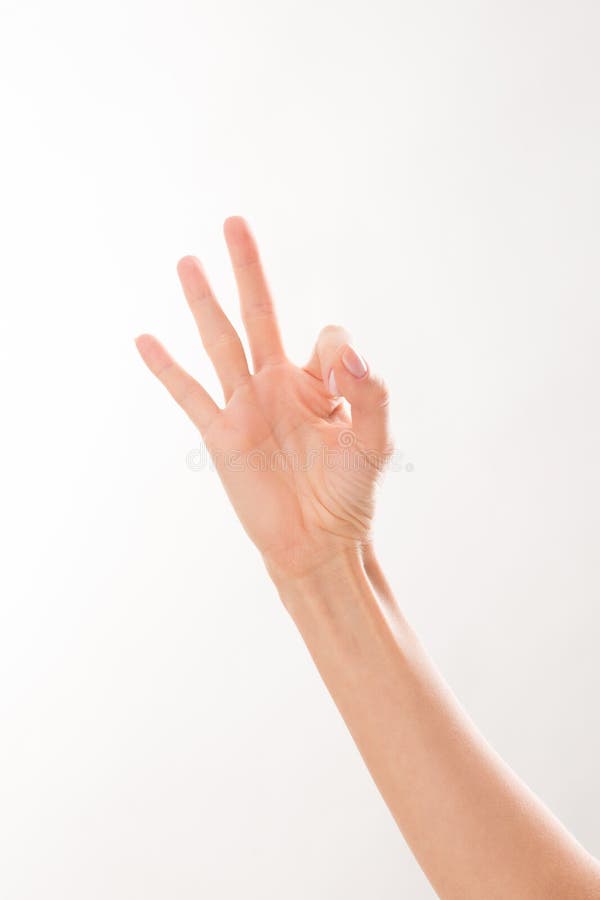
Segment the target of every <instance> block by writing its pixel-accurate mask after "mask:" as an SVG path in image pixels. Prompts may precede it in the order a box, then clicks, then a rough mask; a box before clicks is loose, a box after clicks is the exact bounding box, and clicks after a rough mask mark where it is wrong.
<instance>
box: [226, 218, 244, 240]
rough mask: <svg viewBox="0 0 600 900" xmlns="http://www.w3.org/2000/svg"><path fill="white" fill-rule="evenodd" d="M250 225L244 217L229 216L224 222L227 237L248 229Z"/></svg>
mask: <svg viewBox="0 0 600 900" xmlns="http://www.w3.org/2000/svg"><path fill="white" fill-rule="evenodd" d="M247 228H248V223H247V221H246V219H244V217H243V216H227V218H226V219H225V221H224V222H223V231H224V233H225V236H227V234H233V233H234V232H236V231H239V230H240V229H247Z"/></svg>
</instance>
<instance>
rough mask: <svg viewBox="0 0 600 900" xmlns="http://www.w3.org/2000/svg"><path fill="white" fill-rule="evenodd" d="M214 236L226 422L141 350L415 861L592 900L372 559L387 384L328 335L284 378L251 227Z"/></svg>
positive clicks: (507, 890)
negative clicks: (229, 273) (178, 410)
mask: <svg viewBox="0 0 600 900" xmlns="http://www.w3.org/2000/svg"><path fill="white" fill-rule="evenodd" d="M223 230H224V235H225V240H226V243H227V247H228V251H229V255H230V258H231V263H232V267H233V271H234V274H235V278H236V282H237V286H238V292H239V297H240V305H241V313H242V319H243V322H244V327H245V329H246V333H247V337H248V343H249V346H250V351H251V354H252V362H253V373H252V374H251V372H250V369H249V366H248V361H247V359H246V356H245V353H244V349H243V346H242V343H241V341H240V339H239V336H238V334H237V333H236V331H235V329H234V328H233V326H232V324H231V322H230V321H229V320H228V318H227V317H226V315H225V313H224V312H223V310H222V309H221V307H220V305H219V303H218V302H217V300H216V298H215V296H214V294H213V292H212V290H211V287H210V285H209V282H208V279H207V277H206V275H205V272H204V270H203V268H202V265H201V263H200V261H199V260H198V259H196V258H195V257H191V256H186V257H184V258H182V259H181V260H180V261H179V263H178V266H177V271H178V274H179V278H180V280H181V284H182V287H183V291H184V294H185V297H186V299H187V301H188V304H189V306H190V309H191V311H192V314H193V316H194V319H195V321H196V324H197V326H198V330H199V332H200V338H201V340H202V343H203V345H204V348H205V350H206V352H207V353H208V355H209V357H210V359H211V360H212V362H213V364H214V366H215V369H216V372H217V374H218V376H219V379H220V381H221V384H222V387H223V394H224V400H225V405H224V407H223V408H219V407H218V406H217V404H216V403H215V401H214V400H213V399H212V398H211V397H210V396H209V394H208V393H207V392H206V391H205V390H204V388H203V387H202V386H201V385H200V384H199V383H198V382H197V381H195V379H193V378H192V377H191V376H190V375H189V374H188V373H187V372H185V371H184V370H183V369H182V368H181V367H180V366H179V365H178V364H177V363H176V362H175V361H174V360H173V359H172V358H171V356H170V355H169V354H168V353H167V351H166V350H165V349H164V347H162V345H161V344H160V343H159V342H158V341H157V340H156V338H154V337H152V336H151V335H147V334H146V335H141V336H140V337H138V338H137V340H136V344H137V347H138V350H139V352H140V354H141V356H142V358H143V360H144V362H145V363H146V365H147V366H148V368H149V369H150V370H151V371H152V372H153V373H154V375H156V376H157V378H158V379H159V380H160V381H161V382H162V383H163V385H164V386H165V387H166V388H167V390H168V391H169V392H170V394H171V395H172V396H173V397H174V399H175V400H176V401H177V403H179V405H180V406H181V407H182V408H183V409H184V411H185V412H186V413H187V414H188V416H189V417H190V418H191V420H192V421H193V422H194V424H195V425H196V426H197V427H198V429H199V431H200V433H201V435H202V437H203V440H204V442H205V443H206V446H207V448H208V450H209V452H210V453H211V456H212V458H213V460H214V462H215V465H216V467H217V470H218V472H219V475H220V477H221V479H222V482H223V485H224V487H225V490H226V492H227V494H228V496H229V498H230V500H231V502H232V504H233V507H234V509H235V511H236V513H237V515H238V516H239V518H240V520H241V522H242V524H243V526H244V528H245V530H246V532H247V533H248V535H249V537H250V539H251V540H252V541H253V542H254V543H255V545H256V546H257V548H258V549H259V551H260V553H261V554H262V557H263V559H264V561H265V565H266V568H267V571H268V572H269V574H270V576H271V578H272V579H273V581H274V583H275V585H276V587H277V589H278V591H279V594H280V597H281V599H282V601H283V603H284V606H285V608H286V609H287V610H288V612H289V614H290V616H291V617H292V619H293V621H294V622H295V624H296V626H297V627H298V629H299V631H300V633H301V635H302V637H303V639H304V641H305V643H306V645H307V647H308V650H309V652H310V654H311V656H312V658H313V659H314V661H315V664H316V665H317V667H318V669H319V672H320V673H321V676H322V678H323V680H324V682H325V684H326V686H327V688H328V690H329V691H330V693H331V695H332V697H333V699H334V701H335V703H336V705H337V707H338V709H339V710H340V713H341V715H342V716H343V718H344V720H345V722H346V724H347V726H348V728H349V730H350V733H351V735H352V737H353V738H354V740H355V742H356V744H357V746H358V749H359V751H360V752H361V754H362V756H363V759H364V761H365V763H366V765H367V766H368V768H369V770H370V772H371V775H372V777H373V779H374V781H375V783H376V784H377V786H378V788H379V790H380V792H381V794H382V796H383V798H384V800H385V802H386V803H387V805H388V807H389V809H390V811H391V813H392V815H393V816H394V818H395V820H396V822H397V823H398V826H399V828H400V829H401V831H402V833H403V835H404V837H405V839H406V841H407V842H408V844H409V846H410V847H411V849H412V851H413V853H414V855H415V857H416V858H417V860H418V862H419V864H420V865H421V867H422V869H423V870H424V872H425V874H426V875H427V877H428V878H429V880H430V882H431V884H432V886H433V888H434V889H435V891H436V892H437V894H438V896H439V897H441V898H444V900H446V898H448V900H470V898H473V900H482V898H485V900H495V898H499V900H500V898H503V900H504V898H515V900H517V898H518V900H525V898H527V900H537V898H539V900H549V898H557V900H558V898H561V900H562V898H565V900H566V898H569V900H572V898H586V900H587V898H589V900H600V864H599V863H598V861H597V860H595V859H594V858H593V857H591V856H590V855H589V854H588V853H587V852H586V851H585V850H584V849H583V847H581V845H580V844H579V843H578V842H577V841H576V840H575V839H574V838H573V836H572V835H570V834H569V833H568V832H567V831H566V829H565V828H564V827H563V826H562V825H561V824H560V823H559V822H558V820H557V819H556V818H555V817H554V816H553V815H552V813H551V812H550V811H549V810H548V809H547V808H546V807H545V806H544V805H543V804H542V803H541V801H540V800H539V799H538V798H537V797H536V796H535V795H534V794H533V793H532V792H531V791H530V790H529V789H528V788H527V786H526V785H524V784H523V782H522V781H521V780H520V779H519V778H518V777H517V776H516V775H515V774H514V772H513V771H512V770H511V769H510V768H509V767H508V766H507V765H506V764H505V763H504V762H503V761H502V760H501V759H500V758H499V757H498V755H497V754H496V753H495V751H494V750H493V749H492V748H491V747H490V746H489V745H488V744H487V743H486V741H485V740H484V738H483V737H482V736H481V734H480V733H479V732H478V731H477V729H476V728H475V726H474V725H473V723H472V722H471V721H470V719H469V718H468V716H467V715H466V713H465V712H464V710H463V709H462V707H461V706H460V704H459V703H458V701H457V700H456V698H455V697H454V695H453V694H452V692H451V691H450V689H449V687H448V686H447V685H446V683H445V682H444V680H443V678H442V677H441V675H440V674H439V672H438V671H437V669H436V667H435V666H434V664H433V663H432V661H431V660H430V659H429V657H428V656H427V653H426V652H425V650H424V649H423V647H422V645H421V643H420V642H419V640H418V638H417V636H416V635H415V633H414V632H413V630H412V629H411V627H410V625H409V624H408V623H407V622H406V620H405V618H404V616H403V615H402V612H401V610H400V608H399V606H398V603H397V601H396V599H395V597H394V594H393V591H392V589H391V587H390V585H389V584H388V582H387V580H386V578H385V576H384V574H383V572H382V570H381V567H380V565H379V563H378V561H377V557H376V554H375V550H374V548H373V542H372V536H371V528H372V521H373V514H374V505H375V504H374V499H375V489H376V486H377V481H378V479H379V477H380V475H381V473H382V472H383V471H384V469H385V465H386V462H387V461H388V460H389V457H390V455H391V453H392V448H393V443H392V439H391V436H390V433H389V423H388V408H389V398H388V391H387V388H386V386H385V384H384V382H383V381H382V380H381V379H380V378H379V377H378V376H377V375H376V374H374V373H373V372H372V370H371V368H370V366H369V365H368V363H366V362H365V361H364V360H363V359H362V357H361V356H360V354H358V353H357V351H356V350H355V348H353V347H352V345H351V343H350V340H349V335H348V334H347V332H346V331H345V330H344V329H343V328H340V327H338V326H328V327H327V328H325V329H323V331H322V332H321V334H320V335H319V337H318V340H317V342H316V346H315V349H314V351H313V353H312V356H311V358H310V360H309V362H308V363H307V364H306V366H304V367H298V366H296V365H294V364H293V363H291V362H290V361H289V360H288V359H287V357H286V355H285V351H284V348H283V343H282V339H281V334H280V330H279V326H278V324H277V319H276V316H275V310H274V305H273V300H272V297H271V292H270V290H269V286H268V283H267V280H266V277H265V274H264V271H263V268H262V264H261V260H260V256H259V252H258V248H257V245H256V241H255V239H254V236H253V235H252V232H251V230H250V228H249V226H248V224H247V222H246V221H245V220H244V219H243V218H241V217H239V216H232V217H230V218H228V219H226V220H225V223H224V229H223ZM342 398H343V399H344V400H346V401H347V403H348V404H349V407H350V409H349V411H348V408H347V405H346V404H344V402H343V399H342Z"/></svg>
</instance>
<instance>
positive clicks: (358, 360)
mask: <svg viewBox="0 0 600 900" xmlns="http://www.w3.org/2000/svg"><path fill="white" fill-rule="evenodd" d="M306 369H307V371H309V372H311V374H313V375H315V376H317V377H320V378H321V379H322V380H323V383H324V385H325V389H326V390H327V392H328V393H329V394H330V395H331V396H334V397H335V396H342V397H344V398H345V399H346V400H347V401H348V403H349V404H350V409H351V415H352V428H353V430H354V432H355V434H356V437H357V439H358V441H359V443H360V445H361V448H362V449H363V450H366V451H374V452H376V453H377V454H381V455H383V456H387V455H389V454H390V453H391V452H392V450H393V444H392V438H391V435H390V430H389V392H388V389H387V386H386V384H385V382H384V381H383V379H382V378H380V377H379V376H378V375H376V374H375V373H373V371H372V370H371V368H370V366H369V364H368V363H367V362H366V360H365V359H364V357H363V356H361V354H360V353H359V352H358V351H357V350H356V349H355V347H354V346H353V345H352V344H351V343H350V335H349V334H348V332H347V331H346V330H345V329H344V328H341V327H340V326H337V325H328V326H327V328H324V329H323V330H322V331H321V333H320V334H319V337H318V340H317V344H316V347H315V350H314V353H313V355H312V357H311V360H310V362H309V363H308V365H307V366H306Z"/></svg>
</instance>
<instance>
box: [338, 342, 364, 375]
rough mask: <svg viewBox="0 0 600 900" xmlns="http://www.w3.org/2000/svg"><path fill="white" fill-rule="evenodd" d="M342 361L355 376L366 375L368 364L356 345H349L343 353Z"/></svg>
mask: <svg viewBox="0 0 600 900" xmlns="http://www.w3.org/2000/svg"><path fill="white" fill-rule="evenodd" d="M342 362H343V363H344V366H345V367H346V369H348V371H349V372H350V374H351V375H354V377H355V378H362V377H363V375H366V372H367V364H366V362H365V361H364V359H363V358H362V356H360V355H359V354H358V353H357V352H356V350H355V349H354V347H347V348H346V349H345V350H344V352H343V354H342Z"/></svg>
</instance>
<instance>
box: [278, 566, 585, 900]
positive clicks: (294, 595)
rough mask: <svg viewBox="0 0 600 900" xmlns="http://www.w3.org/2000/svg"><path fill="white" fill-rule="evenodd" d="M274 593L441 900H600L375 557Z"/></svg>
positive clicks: (577, 854) (581, 863)
mask: <svg viewBox="0 0 600 900" xmlns="http://www.w3.org/2000/svg"><path fill="white" fill-rule="evenodd" d="M276 583H277V584H278V588H279V591H280V594H281V597H282V600H283V602H284V604H285V606H286V608H287V609H288V611H289V613H290V615H291V616H292V618H293V620H294V622H295V623H296V625H297V627H298V628H299V630H300V632H301V634H302V637H303V639H304V641H305V643H306V645H307V647H308V650H309V652H310V654H311V656H312V657H313V659H314V661H315V663H316V665H317V667H318V669H319V671H320V673H321V676H322V677H323V680H324V682H325V684H326V685H327V688H328V689H329V691H330V693H331V695H332V697H333V699H334V701H335V703H336V705H337V707H338V709H339V710H340V713H341V714H342V716H343V718H344V720H345V722H346V724H347V726H348V728H349V730H350V732H351V734H352V736H353V738H354V740H355V742H356V744H357V746H358V749H359V750H360V752H361V754H362V756H363V758H364V760H365V763H366V764H367V766H368V768H369V770H370V772H371V775H372V776H373V779H374V781H375V782H376V784H377V786H378V788H379V790H380V792H381V794H382V796H383V798H384V799H385V801H386V803H387V805H388V807H389V808H390V811H391V812H392V814H393V816H394V818H395V819H396V821H397V823H398V825H399V827H400V829H401V830H402V832H403V834H404V837H405V838H406V840H407V842H408V844H409V846H410V847H411V849H412V851H413V853H414V854H415V856H416V858H417V860H418V861H419V863H420V865H421V866H422V868H423V870H424V871H425V873H426V875H427V876H428V878H429V880H430V881H431V883H432V885H433V887H434V888H435V890H436V891H437V892H438V894H439V896H440V897H442V898H444V900H446V898H448V900H450V898H457V900H458V898H460V900H470V898H473V900H475V898H476V900H481V898H484V897H485V898H486V900H492V898H503V900H505V898H521V897H523V898H525V897H527V898H528V900H535V898H540V900H542V898H543V900H548V898H552V897H556V898H561V900H562V898H567V897H568V898H575V897H582V898H583V897H585V898H588V897H589V898H600V869H599V868H598V865H597V863H596V862H595V861H594V860H593V859H592V858H591V857H590V856H589V855H588V854H587V853H586V852H585V851H584V850H583V848H581V847H580V845H579V844H578V843H577V842H576V841H575V840H574V839H573V838H572V837H571V836H570V835H569V834H568V833H567V832H566V830H565V829H564V828H563V827H562V826H561V825H560V823H559V822H558V821H557V820H556V819H555V818H554V816H553V815H552V814H551V813H550V812H549V811H548V810H547V809H546V807H544V805H543V804H542V803H541V802H540V801H539V800H538V799H537V798H536V797H535V796H534V795H533V794H532V793H531V792H530V791H529V790H528V788H527V787H526V786H525V785H524V784H523V783H522V782H521V781H520V780H519V779H518V778H517V777H516V776H515V775H514V773H513V772H512V771H511V770H510V769H509V768H508V767H507V766H506V765H505V764H504V763H503V762H502V760H501V759H500V758H499V757H498V756H497V754H496V753H495V752H494V751H493V750H492V749H491V748H490V747H489V745H488V744H487V743H486V742H485V741H484V740H483V738H482V737H481V735H480V734H479V733H478V731H477V730H476V729H475V727H474V726H473V724H472V723H471V721H470V720H469V719H468V717H467V716H466V714H465V713H464V711H463V710H462V708H461V707H460V705H459V704H458V702H457V701H456V699H455V697H454V696H453V694H452V693H451V691H450V690H449V688H448V687H447V685H446V684H445V682H444V681H443V679H442V678H441V676H440V675H439V673H438V672H437V670H436V668H435V667H434V665H433V664H432V662H431V661H430V659H429V658H428V656H427V654H426V653H425V651H424V650H423V648H422V646H421V644H420V642H419V640H418V638H417V637H416V635H415V634H414V632H413V631H412V629H411V628H410V626H409V625H408V623H407V622H406V620H405V619H404V617H403V616H402V614H401V612H400V610H399V607H398V605H397V603H396V601H395V600H394V597H393V595H392V593H391V590H390V588H389V585H388V584H387V582H386V581H385V578H384V577H383V574H382V572H381V570H380V568H379V566H378V564H377V562H376V560H375V558H374V557H373V556H372V555H369V556H368V557H367V558H366V559H365V560H364V561H363V560H362V559H361V558H359V557H358V556H355V555H352V554H349V555H348V556H347V557H344V558H342V559H338V560H337V561H336V562H335V563H332V564H331V566H329V567H325V568H322V569H321V570H320V571H319V572H317V573H315V574H314V575H313V576H311V577H305V578H303V579H301V580H298V579H294V580H286V579H276Z"/></svg>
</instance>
